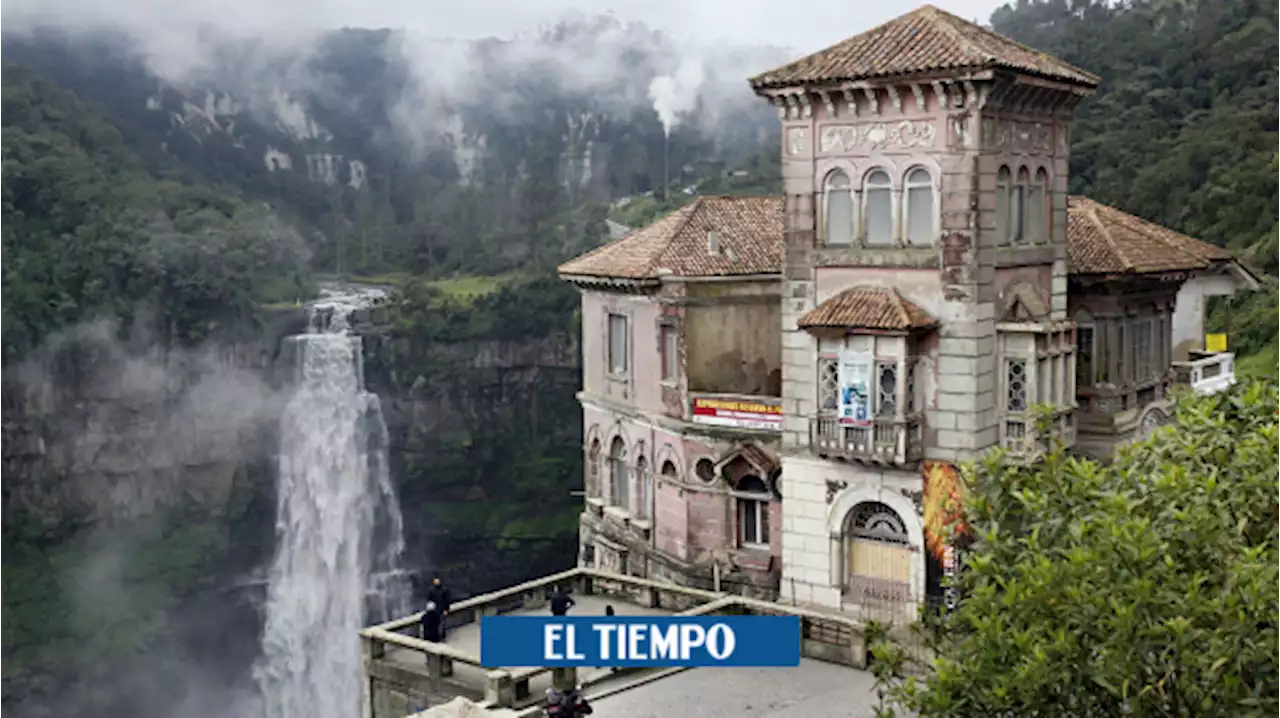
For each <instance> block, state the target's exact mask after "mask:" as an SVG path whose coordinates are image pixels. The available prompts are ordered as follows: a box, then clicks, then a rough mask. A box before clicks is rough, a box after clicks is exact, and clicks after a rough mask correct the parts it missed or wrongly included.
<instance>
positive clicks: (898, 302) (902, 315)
mask: <svg viewBox="0 0 1280 718" xmlns="http://www.w3.org/2000/svg"><path fill="white" fill-rule="evenodd" d="M886 289H887V290H888V292H889V301H890V302H892V303H893V308H894V310H896V311H897V312H898V319H899V320H901V321H902V323H903V324H905V325H910V324H911V313H910V312H908V311H907V305H906V304H904V303H903V299H902V295H901V294H899V293H898V288H897V287H887V288H886Z"/></svg>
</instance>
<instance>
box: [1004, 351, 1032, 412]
mask: <svg viewBox="0 0 1280 718" xmlns="http://www.w3.org/2000/svg"><path fill="white" fill-rule="evenodd" d="M1005 409H1006V410H1008V411H1010V412H1013V413H1020V412H1024V411H1026V410H1027V362H1026V361H1024V360H1022V359H1009V360H1008V361H1007V362H1006V364H1005Z"/></svg>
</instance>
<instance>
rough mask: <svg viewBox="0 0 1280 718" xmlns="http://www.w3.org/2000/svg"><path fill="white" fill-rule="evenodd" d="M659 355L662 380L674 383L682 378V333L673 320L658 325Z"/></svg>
mask: <svg viewBox="0 0 1280 718" xmlns="http://www.w3.org/2000/svg"><path fill="white" fill-rule="evenodd" d="M658 355H659V359H660V360H661V361H660V364H661V372H662V374H661V378H662V381H664V382H667V383H672V382H675V381H677V380H678V379H679V378H680V334H679V329H678V328H677V327H676V325H675V324H673V323H671V322H662V323H661V324H659V325H658Z"/></svg>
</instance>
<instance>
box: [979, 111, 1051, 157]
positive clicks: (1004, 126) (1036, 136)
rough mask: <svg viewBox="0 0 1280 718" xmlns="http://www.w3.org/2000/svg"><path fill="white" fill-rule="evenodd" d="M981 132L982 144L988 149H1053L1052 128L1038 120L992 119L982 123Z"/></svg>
mask: <svg viewBox="0 0 1280 718" xmlns="http://www.w3.org/2000/svg"><path fill="white" fill-rule="evenodd" d="M982 132H983V137H982V144H983V146H984V147H985V148H988V149H1009V150H1017V151H1021V152H1037V153H1038V152H1044V153H1047V152H1051V151H1053V128H1051V127H1049V126H1048V125H1045V124H1042V123H1039V122H1018V121H1017V120H1000V119H992V120H989V121H987V122H984V123H983V125H982Z"/></svg>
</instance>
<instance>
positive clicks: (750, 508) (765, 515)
mask: <svg viewBox="0 0 1280 718" xmlns="http://www.w3.org/2000/svg"><path fill="white" fill-rule="evenodd" d="M752 479H754V481H751V483H752V484H755V483H758V484H759V487H758V488H757V487H756V486H751V487H750V488H740V489H735V490H734V491H733V498H734V524H735V525H736V529H737V530H736V531H735V533H736V534H737V536H736V539H737V541H736V543H737V545H738V547H739V548H746V549H760V550H767V549H768V548H769V546H770V537H769V530H770V521H769V507H770V504H771V503H773V497H772V496H771V495H770V494H769V491H768V485H767V484H766V483H765V481H764V479H761V478H760V477H758V476H754V475H750V476H744V477H743V478H742V479H740V480H739V482H738V485H739V487H741V486H742V485H743V484H744V483H746V482H748V481H750V480H752ZM748 513H751V514H753V516H752V517H751V519H752V520H751V521H748ZM749 525H750V527H751V529H752V530H753V532H754V533H755V539H756V540H754V541H750V540H748V539H747V528H748V526H749Z"/></svg>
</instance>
